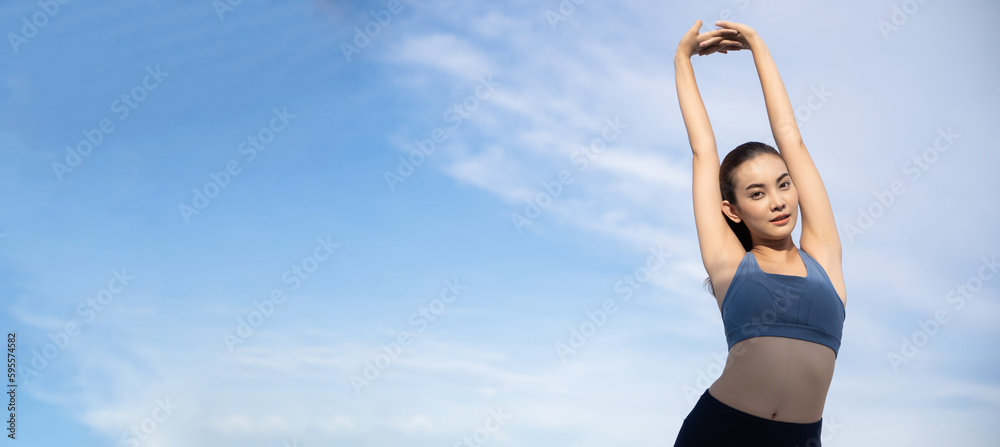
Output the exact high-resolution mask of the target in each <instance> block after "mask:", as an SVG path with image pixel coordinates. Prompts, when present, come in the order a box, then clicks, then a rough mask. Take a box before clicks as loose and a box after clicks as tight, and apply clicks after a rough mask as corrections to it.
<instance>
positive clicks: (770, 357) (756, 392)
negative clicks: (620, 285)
mask: <svg viewBox="0 0 1000 447" xmlns="http://www.w3.org/2000/svg"><path fill="white" fill-rule="evenodd" d="M716 25H717V26H719V27H720V28H719V29H717V30H714V31H710V32H706V33H699V30H700V29H701V21H700V20H699V21H697V22H695V25H694V26H693V27H691V29H689V30H688V31H687V33H685V34H684V37H683V38H682V39H681V42H680V44H679V45H678V47H677V53H676V55H675V56H674V67H675V73H676V79H677V97H678V100H679V102H680V106H681V113H682V115H683V117H684V124H685V126H686V128H687V133H688V139H689V140H690V143H691V150H692V151H693V155H694V162H693V167H694V182H693V189H694V191H693V192H694V215H695V223H696V226H697V230H698V241H699V245H700V248H701V257H702V262H703V263H704V265H705V269H706V270H707V271H708V274H709V279H708V283H709V286H710V287H711V291H712V293H713V294H714V295H715V299H716V301H717V303H718V305H719V310H720V311H721V312H722V320H723V325H724V327H725V330H726V340H727V341H728V343H729V348H730V349H729V356H728V359H727V361H726V367H725V368H724V370H723V373H722V376H721V377H719V379H718V380H716V381H715V383H713V384H712V385H711V386H710V387H709V388H708V389H707V390H705V393H704V394H702V396H701V398H700V399H699V400H698V403H697V404H695V407H694V408H693V409H692V410H691V412H690V413H689V414H688V416H687V418H685V419H684V423H683V425H682V426H681V429H680V431H679V433H678V436H677V441H676V443H675V444H674V445H675V446H716V445H717V446H727V447H730V446H752V445H760V446H768V447H776V446H789V447H792V446H799V447H807V446H809V447H812V446H820V445H821V444H820V432H821V428H822V422H823V418H822V415H823V406H824V405H825V403H826V394H827V391H828V390H829V389H830V382H831V381H832V379H833V370H834V362H835V361H836V358H837V351H838V350H839V348H840V338H841V334H842V329H843V322H844V317H845V313H844V312H845V307H846V298H845V297H846V291H845V286H844V274H843V270H842V268H841V246H840V237H839V235H838V234H837V227H836V224H835V223H834V219H833V210H832V208H831V207H830V200H829V198H828V196H827V193H826V189H825V187H824V186H823V181H822V179H820V176H819V171H817V170H816V166H815V165H814V164H813V162H812V159H811V158H810V157H809V152H808V151H807V150H806V147H805V144H803V142H802V138H801V136H800V135H799V129H798V126H797V125H796V124H795V116H794V114H793V112H792V106H791V103H790V102H789V100H788V95H787V93H786V92H785V87H784V85H783V84H782V81H781V77H780V76H779V75H778V69H777V67H775V64H774V61H773V60H772V59H771V55H770V53H769V52H768V49H767V46H766V45H765V44H764V41H763V40H762V39H761V38H760V36H758V35H757V33H756V32H755V31H754V30H753V29H752V28H750V27H749V26H746V25H743V24H740V23H732V22H725V21H719V22H716ZM739 50H750V51H751V52H752V53H753V60H754V64H755V65H756V67H757V74H758V76H759V77H760V84H761V87H762V88H763V91H764V101H765V104H766V106H767V116H768V120H769V121H770V125H771V132H772V134H773V135H774V141H775V144H776V145H777V146H778V150H775V149H774V148H772V147H771V146H769V145H766V144H763V143H757V142H750V143H746V144H742V145H740V146H739V147H737V148H736V149H734V150H733V151H732V152H730V153H729V154H728V155H726V158H725V160H724V161H723V162H722V165H721V167H720V165H719V155H718V153H717V150H716V146H715V136H714V135H713V134H712V126H711V124H710V123H709V120H708V113H707V112H706V111H705V105H704V104H703V103H702V100H701V95H700V94H699V93H698V86H697V84H696V83H695V78H694V70H693V69H692V67H691V56H692V55H694V54H695V53H697V54H698V55H708V54H712V53H716V52H718V53H727V52H729V51H739ZM779 151H780V152H779ZM799 207H801V208H802V235H801V238H800V239H799V245H800V246H801V247H802V248H801V249H799V248H797V247H796V246H795V244H794V243H793V242H792V237H791V234H792V230H793V229H794V228H795V224H796V222H797V221H798V217H799ZM720 211H721V212H720Z"/></svg>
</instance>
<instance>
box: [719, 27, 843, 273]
mask: <svg viewBox="0 0 1000 447" xmlns="http://www.w3.org/2000/svg"><path fill="white" fill-rule="evenodd" d="M716 25H717V26H719V27H721V28H720V29H730V30H735V31H737V32H738V34H736V35H732V36H731V37H730V38H731V39H732V40H737V41H739V42H740V43H741V44H743V45H745V46H746V47H748V48H749V49H750V51H751V52H753V60H754V65H756V67H757V76H758V77H759V78H760V86H761V88H762V89H763V92H764V104H765V105H766V106H767V118H768V121H770V123H771V133H772V134H773V135H774V142H775V144H777V146H778V151H779V152H780V153H781V157H782V158H783V159H784V160H785V165H786V166H788V174H789V175H790V176H791V177H792V184H793V185H794V186H795V188H796V189H797V190H798V193H799V208H800V210H801V212H802V213H801V214H802V236H801V239H800V242H799V245H800V246H801V247H802V249H803V250H805V251H806V252H807V253H809V254H810V255H812V256H813V257H815V258H817V260H818V259H819V258H823V259H824V260H827V261H829V263H828V264H827V265H833V264H836V268H838V269H839V267H840V265H841V253H842V249H841V244H840V235H839V234H838V233H837V224H836V222H834V218H833V207H832V206H831V205H830V198H829V196H828V195H827V193H826V187H825V186H824V185H823V180H822V179H821V178H820V175H819V170H818V169H816V165H815V163H813V161H812V157H810V156H809V151H808V150H807V149H806V146H805V144H804V143H803V142H802V136H801V134H799V126H798V125H797V124H796V123H795V113H794V112H793V110H792V104H791V101H789V100H788V93H787V92H786V91H785V84H784V83H783V82H782V81H781V76H780V75H779V74H778V67H777V66H776V65H775V63H774V59H772V58H771V52H770V51H768V49H767V45H766V44H764V40H763V39H761V37H760V36H759V35H758V34H757V32H756V31H754V30H753V29H752V28H750V27H749V26H746V25H744V24H741V23H734V22H726V21H719V22H716ZM828 273H829V272H828Z"/></svg>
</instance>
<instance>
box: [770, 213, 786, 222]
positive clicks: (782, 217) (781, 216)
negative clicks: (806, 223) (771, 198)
mask: <svg viewBox="0 0 1000 447" xmlns="http://www.w3.org/2000/svg"><path fill="white" fill-rule="evenodd" d="M786 217H788V214H782V215H780V216H778V217H775V218H774V219H771V222H777V221H779V220H782V219H784V218H786Z"/></svg>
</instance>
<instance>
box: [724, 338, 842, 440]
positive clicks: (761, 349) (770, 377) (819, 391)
mask: <svg viewBox="0 0 1000 447" xmlns="http://www.w3.org/2000/svg"><path fill="white" fill-rule="evenodd" d="M835 362H836V355H834V353H833V351H832V350H830V348H829V347H827V346H824V345H821V344H817V343H813V342H809V341H805V340H798V339H791V338H783V337H756V338H751V339H747V340H743V341H741V342H738V343H736V344H735V345H733V347H732V349H730V351H729V356H728V358H727V360H726V367H725V369H724V370H723V372H722V376H720V377H719V378H718V379H717V380H716V381H715V383H713V384H712V386H711V388H710V389H711V390H712V394H713V395H714V396H715V397H716V398H718V399H719V400H720V401H722V402H725V403H726V404H727V405H729V406H731V407H733V408H736V409H739V410H740V411H743V412H745V413H749V414H753V415H755V416H759V417H762V418H766V419H772V420H778V421H785V422H797V423H811V422H815V421H817V420H819V419H820V418H821V417H822V415H823V408H824V406H825V404H826V395H827V392H828V391H829V389H830V383H831V382H832V381H833V370H834V364H835Z"/></svg>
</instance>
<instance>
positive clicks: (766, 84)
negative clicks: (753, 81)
mask: <svg viewBox="0 0 1000 447" xmlns="http://www.w3.org/2000/svg"><path fill="white" fill-rule="evenodd" d="M747 40H748V42H749V43H750V50H751V51H752V52H753V61H754V65H755V66H756V67H757V76H758V77H760V86H761V89H762V90H763V92H764V104H765V106H766V107H767V118H768V121H770V123H771V134H772V135H774V142H775V144H777V145H778V149H779V150H784V149H787V148H797V147H800V146H801V145H802V136H801V134H799V126H798V124H796V123H795V112H794V110H793V109H792V103H791V101H789V100H788V92H787V91H785V84H784V83H783V82H782V81H781V75H779V74H778V67H777V65H776V64H775V63H774V59H772V58H771V52H770V51H768V49H767V45H766V44H764V40H763V39H761V38H760V36H756V35H755V36H752V37H749V38H748V39H747Z"/></svg>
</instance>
